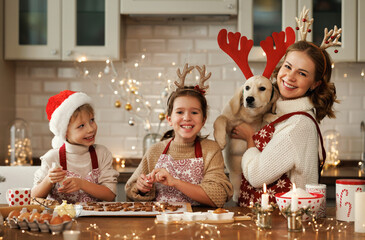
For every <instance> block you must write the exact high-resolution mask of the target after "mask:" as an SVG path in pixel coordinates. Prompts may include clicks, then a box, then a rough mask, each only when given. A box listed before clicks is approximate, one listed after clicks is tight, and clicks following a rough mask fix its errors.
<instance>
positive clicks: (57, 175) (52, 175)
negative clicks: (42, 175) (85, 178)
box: [47, 167, 66, 184]
mask: <svg viewBox="0 0 365 240" xmlns="http://www.w3.org/2000/svg"><path fill="white" fill-rule="evenodd" d="M47 176H48V179H49V181H50V182H51V183H52V184H53V183H57V182H61V181H62V180H63V179H64V178H65V177H66V171H64V170H62V167H59V168H51V169H49V170H48V175H47Z"/></svg>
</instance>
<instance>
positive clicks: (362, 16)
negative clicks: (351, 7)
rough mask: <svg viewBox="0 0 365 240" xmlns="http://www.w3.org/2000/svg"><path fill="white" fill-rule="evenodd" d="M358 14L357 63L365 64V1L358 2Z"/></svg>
mask: <svg viewBox="0 0 365 240" xmlns="http://www.w3.org/2000/svg"><path fill="white" fill-rule="evenodd" d="M357 14H358V18H357V28H358V32H357V33H358V35H357V61H359V62H365V0H358V2H357Z"/></svg>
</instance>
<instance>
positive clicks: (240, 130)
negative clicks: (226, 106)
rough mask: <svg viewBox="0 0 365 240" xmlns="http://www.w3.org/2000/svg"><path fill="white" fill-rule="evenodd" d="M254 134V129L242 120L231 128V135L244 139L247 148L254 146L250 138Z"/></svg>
mask: <svg viewBox="0 0 365 240" xmlns="http://www.w3.org/2000/svg"><path fill="white" fill-rule="evenodd" d="M254 134H255V130H254V129H253V128H252V127H251V126H250V125H249V124H247V123H245V122H244V123H241V124H240V125H238V126H236V127H234V128H233V129H232V134H231V137H232V138H236V139H243V140H245V141H246V142H247V148H250V147H255V143H254V141H253V139H252V137H253V135H254Z"/></svg>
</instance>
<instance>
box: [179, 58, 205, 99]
mask: <svg viewBox="0 0 365 240" xmlns="http://www.w3.org/2000/svg"><path fill="white" fill-rule="evenodd" d="M195 68H196V69H197V70H198V72H199V74H200V79H199V84H198V85H195V87H194V90H196V91H198V92H200V93H201V94H202V95H205V93H206V90H207V89H208V88H209V85H204V83H205V82H206V81H207V80H208V79H209V78H210V76H211V75H212V73H211V72H210V73H208V74H207V75H205V73H206V71H205V65H203V66H202V67H200V66H195ZM193 69H194V66H190V67H189V64H187V63H186V64H185V66H184V69H183V71H182V72H181V71H180V68H178V69H177V71H176V73H177V76H178V77H179V81H175V85H176V86H177V87H178V88H179V89H183V88H184V86H185V78H186V75H187V74H188V73H190V72H191V71H192V70H193Z"/></svg>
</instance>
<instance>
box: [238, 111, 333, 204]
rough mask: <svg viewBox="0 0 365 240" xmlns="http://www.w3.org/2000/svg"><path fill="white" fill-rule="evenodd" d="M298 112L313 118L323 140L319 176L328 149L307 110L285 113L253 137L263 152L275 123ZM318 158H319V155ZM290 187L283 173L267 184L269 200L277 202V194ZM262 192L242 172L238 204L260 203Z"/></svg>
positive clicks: (320, 135) (257, 146) (287, 178)
mask: <svg viewBox="0 0 365 240" xmlns="http://www.w3.org/2000/svg"><path fill="white" fill-rule="evenodd" d="M297 114H301V115H305V116H307V117H309V118H310V119H312V120H313V122H314V123H315V125H316V128H317V132H318V135H319V137H320V142H321V147H322V156H323V160H322V162H320V163H319V168H318V171H319V174H318V176H320V173H321V171H322V167H323V164H324V161H325V159H326V151H325V150H324V147H323V139H322V134H321V131H320V129H319V126H318V124H317V121H316V120H315V119H314V118H313V117H312V116H311V115H310V114H308V113H306V112H293V113H288V114H285V115H283V116H281V117H279V118H278V119H276V120H275V121H273V122H271V123H269V124H267V125H265V126H264V127H263V128H261V129H260V130H259V131H258V132H257V133H255V135H253V136H252V138H253V140H254V143H255V145H256V148H257V149H258V150H260V152H262V150H264V149H265V147H266V145H267V143H268V142H269V141H270V140H271V138H272V137H273V134H274V131H275V127H274V125H275V124H277V123H279V122H281V121H284V120H286V119H288V118H290V117H291V116H293V115H297ZM318 159H319V157H318ZM290 187H291V182H290V179H289V177H288V176H287V175H286V174H283V175H282V176H281V177H280V178H279V179H278V180H276V181H275V182H273V183H271V184H269V185H268V186H267V193H268V194H269V202H274V203H275V202H276V200H275V194H276V193H281V192H288V191H290ZM262 193H263V192H262V188H254V187H252V186H251V184H250V183H249V182H248V181H247V180H246V178H245V177H244V176H243V174H242V182H241V189H240V196H239V198H238V204H239V205H240V206H242V207H247V206H249V205H250V203H251V202H253V203H257V202H258V203H260V201H261V195H262Z"/></svg>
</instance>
